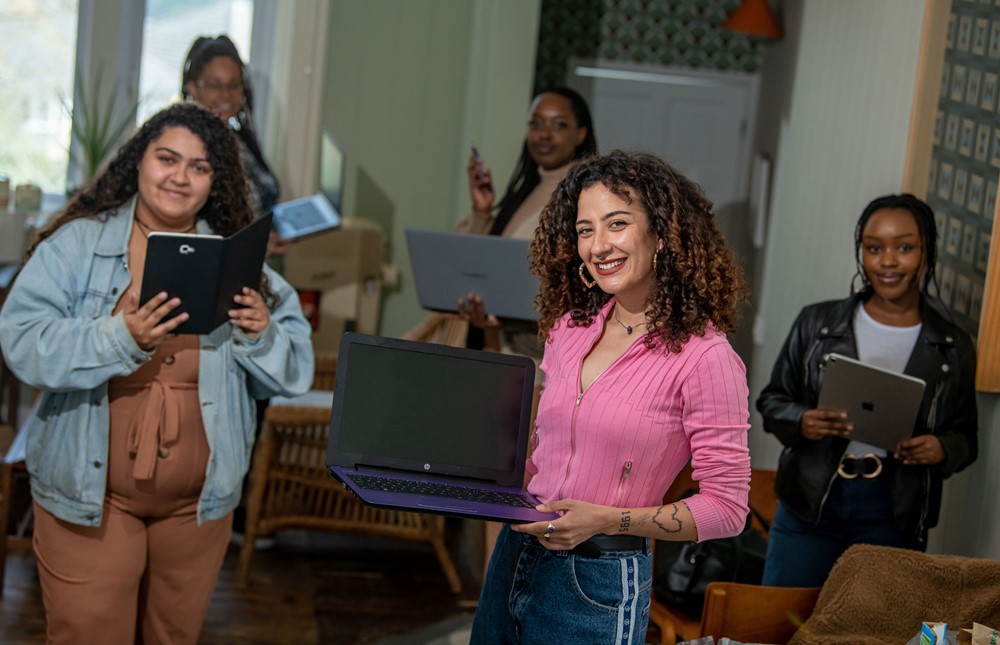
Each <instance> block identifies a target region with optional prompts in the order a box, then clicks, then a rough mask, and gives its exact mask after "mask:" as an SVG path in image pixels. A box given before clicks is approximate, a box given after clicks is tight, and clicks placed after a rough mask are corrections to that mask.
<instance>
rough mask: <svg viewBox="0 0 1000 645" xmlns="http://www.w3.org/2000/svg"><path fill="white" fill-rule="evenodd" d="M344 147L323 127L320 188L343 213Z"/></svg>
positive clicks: (338, 211) (334, 208)
mask: <svg viewBox="0 0 1000 645" xmlns="http://www.w3.org/2000/svg"><path fill="white" fill-rule="evenodd" d="M344 172H345V166H344V148H343V146H341V145H340V142H339V141H337V139H336V137H334V136H333V133H332V132H330V131H329V130H328V129H326V128H323V135H322V139H321V141H320V149H319V190H320V192H321V193H323V195H324V196H325V197H326V199H327V200H328V201H329V202H330V205H331V206H333V210H335V211H337V213H343V212H344V209H343V205H344V204H343V201H344Z"/></svg>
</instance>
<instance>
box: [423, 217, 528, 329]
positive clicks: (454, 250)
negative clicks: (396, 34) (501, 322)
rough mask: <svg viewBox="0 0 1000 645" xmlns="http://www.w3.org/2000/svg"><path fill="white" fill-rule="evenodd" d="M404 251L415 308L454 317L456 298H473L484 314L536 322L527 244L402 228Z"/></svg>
mask: <svg viewBox="0 0 1000 645" xmlns="http://www.w3.org/2000/svg"><path fill="white" fill-rule="evenodd" d="M406 246H407V248H408V249H409V252H410V266H411V267H412V269H413V280H414V282H415V283H416V286H417V299H418V300H419V301H420V306H421V307H423V308H425V309H431V310H433V311H449V312H454V311H457V310H458V300H459V298H464V297H465V296H466V295H468V294H469V293H476V294H478V295H479V296H480V297H482V299H483V306H484V307H485V308H486V313H488V314H493V315H495V316H497V317H498V318H511V319H515V320H538V311H536V310H535V305H534V301H535V296H536V295H538V278H537V277H536V276H534V275H532V273H531V270H530V268H529V264H528V254H529V247H530V242H529V241H528V240H518V239H511V238H508V237H500V236H498V235H471V234H467V233H454V232H450V231H449V232H442V231H425V230H418V229H412V228H408V229H406Z"/></svg>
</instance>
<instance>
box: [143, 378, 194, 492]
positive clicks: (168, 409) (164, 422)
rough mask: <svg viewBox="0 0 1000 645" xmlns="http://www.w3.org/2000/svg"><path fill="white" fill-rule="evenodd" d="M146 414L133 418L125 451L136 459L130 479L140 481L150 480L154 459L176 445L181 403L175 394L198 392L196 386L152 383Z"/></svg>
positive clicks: (153, 468) (148, 385)
mask: <svg viewBox="0 0 1000 645" xmlns="http://www.w3.org/2000/svg"><path fill="white" fill-rule="evenodd" d="M144 387H148V388H149V397H148V398H147V399H146V406H145V408H146V409H145V410H143V411H141V412H139V413H138V414H136V415H135V416H134V417H132V423H131V425H130V427H129V434H128V451H129V454H131V455H133V456H134V457H135V463H134V464H133V465H132V476H133V477H135V478H136V479H139V480H147V479H152V478H153V472H154V470H155V468H156V458H157V456H163V455H164V452H163V451H162V448H163V447H165V446H166V445H170V444H173V443H176V441H177V438H178V435H179V429H180V403H179V401H178V398H177V393H176V392H175V391H174V390H178V389H192V388H197V387H198V385H197V384H196V383H171V384H164V383H161V382H160V381H152V382H150V383H148V384H147V385H145V386H144Z"/></svg>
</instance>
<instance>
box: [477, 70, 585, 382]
mask: <svg viewBox="0 0 1000 645" xmlns="http://www.w3.org/2000/svg"><path fill="white" fill-rule="evenodd" d="M596 152H597V138H596V135H595V133H594V123H593V119H592V118H591V115H590V108H589V107H587V102H586V101H585V100H584V98H583V97H582V96H580V94H579V93H577V92H576V91H575V90H572V89H570V88H568V87H551V88H549V89H546V90H543V91H542V92H539V93H538V94H537V95H536V96H535V97H534V98H533V99H532V101H531V105H530V106H529V108H528V126H527V133H526V134H525V137H524V144H523V146H522V148H521V156H520V158H519V159H518V162H517V166H516V167H515V169H514V174H513V176H512V177H511V180H510V182H509V183H508V184H507V188H506V190H505V191H504V193H503V195H502V196H501V198H500V201H499V202H497V203H496V204H494V200H495V198H496V195H495V193H494V189H493V176H492V172H491V171H490V169H489V168H488V167H486V166H485V165H484V163H483V161H482V159H480V157H479V152H478V151H477V150H476V149H475V148H473V149H472V152H471V153H470V154H469V160H468V164H467V166H466V172H467V173H468V178H469V195H470V197H471V199H472V214H471V215H470V216H469V217H468V218H466V219H465V220H463V221H462V222H461V223H460V224H459V227H458V230H460V231H463V232H468V233H482V234H489V235H501V236H504V237H512V238H518V239H529V240H530V239H531V238H532V237H534V235H535V229H536V228H537V227H538V218H539V216H540V214H541V212H542V208H543V207H544V206H545V203H546V202H548V201H549V197H550V196H551V195H552V192H553V191H554V190H555V188H556V186H557V185H558V184H559V182H560V181H562V179H563V178H564V177H566V175H568V174H569V172H570V170H571V169H572V168H573V165H574V164H575V163H576V162H577V161H578V160H579V159H581V158H583V157H586V156H588V155H592V154H595V153H596ZM458 313H459V315H460V316H461V317H462V318H463V319H464V320H466V321H468V322H469V324H470V326H471V328H470V330H469V335H470V344H469V346H470V347H473V346H480V345H481V346H483V347H485V348H486V349H494V350H502V351H505V352H507V353H513V354H519V355H522V356H528V357H530V358H532V359H534V360H535V361H536V363H537V362H538V361H539V360H540V359H541V355H542V350H541V347H540V345H539V343H538V339H537V332H538V327H537V325H536V324H535V323H534V322H525V321H509V320H508V321H501V320H500V319H498V318H497V317H496V316H494V315H492V314H490V312H489V303H484V302H483V300H482V298H480V297H479V296H478V295H477V294H468V296H467V297H466V298H463V299H462V300H461V301H460V303H459V311H458ZM479 336H482V338H481V339H478V340H477V337H479Z"/></svg>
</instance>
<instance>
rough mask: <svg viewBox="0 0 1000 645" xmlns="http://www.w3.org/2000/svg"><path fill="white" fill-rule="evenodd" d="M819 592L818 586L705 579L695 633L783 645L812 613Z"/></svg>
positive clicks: (718, 637)
mask: <svg viewBox="0 0 1000 645" xmlns="http://www.w3.org/2000/svg"><path fill="white" fill-rule="evenodd" d="M819 592H820V588H819V587H764V586H761V585H747V584H741V583H738V582H712V583H709V585H708V588H707V590H706V591H705V606H704V609H703V610H702V614H701V633H700V634H699V635H698V637H699V638H704V637H706V636H712V637H714V638H715V641H716V642H719V639H720V638H721V637H723V636H727V637H729V638H731V639H733V640H736V641H740V642H744V643H776V644H779V645H783V644H784V643H787V642H788V641H789V640H791V638H792V636H793V635H794V634H795V632H796V631H797V630H798V629H799V626H801V625H802V623H803V622H805V620H806V619H807V618H809V616H810V615H811V614H812V612H813V608H814V607H815V606H816V599H817V598H818V597H819Z"/></svg>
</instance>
